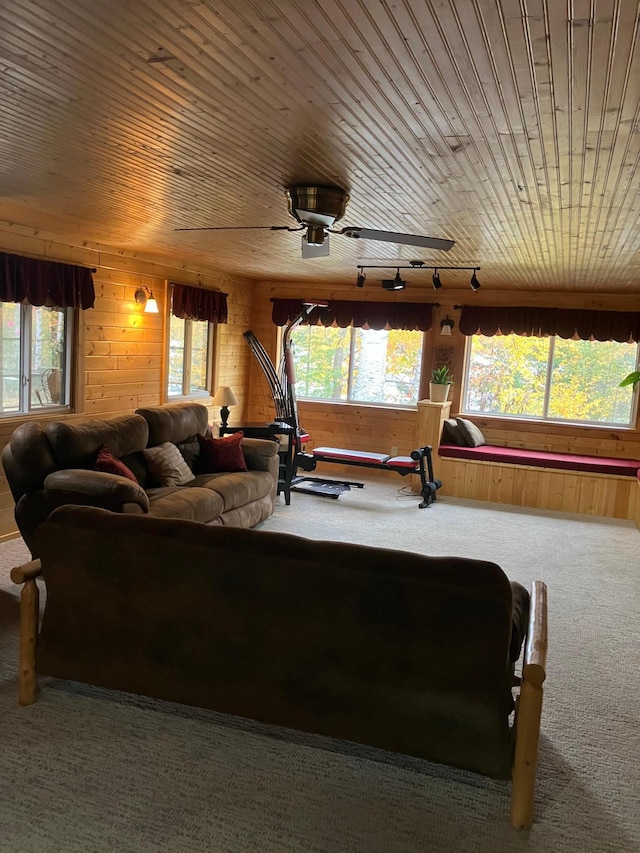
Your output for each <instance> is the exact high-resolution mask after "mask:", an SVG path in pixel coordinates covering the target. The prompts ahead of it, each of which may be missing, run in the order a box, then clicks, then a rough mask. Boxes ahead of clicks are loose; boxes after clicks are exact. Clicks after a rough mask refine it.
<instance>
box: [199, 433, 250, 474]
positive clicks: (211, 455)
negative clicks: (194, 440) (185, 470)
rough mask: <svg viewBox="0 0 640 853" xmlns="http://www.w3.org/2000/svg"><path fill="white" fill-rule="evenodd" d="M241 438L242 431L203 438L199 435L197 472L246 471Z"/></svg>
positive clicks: (242, 436) (242, 435)
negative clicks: (219, 436)
mask: <svg viewBox="0 0 640 853" xmlns="http://www.w3.org/2000/svg"><path fill="white" fill-rule="evenodd" d="M243 438H244V433H243V432H232V433H231V435H225V436H224V438H205V437H204V436H202V435H199V436H198V444H199V445H200V456H199V457H198V471H199V473H200V474H218V473H220V472H222V471H226V472H229V473H231V472H232V471H246V470H247V463H246V462H245V458H244V454H243V452H242V448H241V447H240V442H241V441H242V439H243Z"/></svg>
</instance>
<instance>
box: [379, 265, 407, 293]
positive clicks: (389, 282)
mask: <svg viewBox="0 0 640 853" xmlns="http://www.w3.org/2000/svg"><path fill="white" fill-rule="evenodd" d="M380 283H381V284H382V289H383V290H404V289H405V287H406V286H407V282H406V281H403V280H402V279H401V278H400V270H399V269H398V270H396V277H395V278H386V279H383V280H382V281H381V282H380Z"/></svg>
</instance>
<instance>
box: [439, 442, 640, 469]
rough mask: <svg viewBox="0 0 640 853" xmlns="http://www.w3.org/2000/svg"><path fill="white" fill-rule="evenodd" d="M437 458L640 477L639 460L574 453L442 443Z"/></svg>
mask: <svg viewBox="0 0 640 853" xmlns="http://www.w3.org/2000/svg"><path fill="white" fill-rule="evenodd" d="M438 453H439V454H440V456H445V457H451V458H453V459H473V460H475V461H477V462H503V463H508V464H511V465H535V466H537V467H538V468H557V469H559V470H562V471H587V472H589V473H593V474H622V475H625V476H628V477H635V476H640V460H639V459H616V458H612V457H609V456H580V455H578V454H577V453H551V452H549V451H546V450H525V449H523V448H521V447H495V446H492V445H490V444H485V445H483V446H482V447H457V446H456V445H454V444H441V445H440V449H439V450H438Z"/></svg>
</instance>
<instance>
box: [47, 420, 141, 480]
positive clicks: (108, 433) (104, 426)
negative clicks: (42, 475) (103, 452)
mask: <svg viewBox="0 0 640 853" xmlns="http://www.w3.org/2000/svg"><path fill="white" fill-rule="evenodd" d="M45 433H46V436H47V438H48V439H49V442H50V443H51V448H52V450H53V455H54V458H55V460H56V463H57V466H58V467H59V468H93V463H94V462H95V460H96V453H97V452H98V451H99V450H100V448H101V447H102V446H103V444H106V445H108V446H109V448H110V450H111V452H112V453H113V455H114V456H116V457H117V458H118V459H120V458H121V457H123V456H126V455H127V454H129V453H133V452H134V451H136V450H143V449H144V448H145V447H146V446H147V438H148V437H149V427H148V426H147V422H146V421H145V419H144V418H141V417H140V416H139V415H124V416H123V417H117V418H111V419H110V420H108V421H87V422H86V423H81V424H76V423H68V422H67V421H56V422H54V423H50V424H48V425H47V426H46V427H45Z"/></svg>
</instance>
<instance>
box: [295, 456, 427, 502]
mask: <svg viewBox="0 0 640 853" xmlns="http://www.w3.org/2000/svg"><path fill="white" fill-rule="evenodd" d="M425 459H426V469H425ZM296 461H297V465H298V467H299V468H301V469H302V470H303V471H315V468H316V465H317V464H318V462H334V463H336V464H338V465H353V466H355V467H356V468H378V469H379V470H381V471H395V472H396V474H400V476H401V477H406V476H407V474H417V475H418V476H419V477H420V486H421V489H420V491H421V494H422V501H421V503H420V504H419V507H420V509H422V508H423V507H426V506H429V505H430V504H432V503H433V502H434V501H435V500H436V492H437V490H438V489H439V488H440V487H441V486H442V480H436V479H435V477H434V476H433V461H432V458H431V447H430V446H429V445H426V446H425V447H420V448H418V449H417V450H414V451H412V453H411V456H388V455H386V454H384V453H368V452H365V451H362V450H343V449H341V448H339V447H316V448H315V449H314V451H313V453H298V454H297V457H296ZM305 481H306V482H307V483H311V486H309V487H307V488H304V487H302V488H301V487H300V485H294V486H293V488H294V489H295V490H296V491H309V492H312V493H314V494H320V495H324V496H327V497H332V498H338V497H339V496H340V493H341V492H342V491H348V490H349V488H350V487H351V486H357V487H359V488H363V484H362V483H353V482H348V481H336V480H324V481H323V480H320V479H318V478H312V477H305V478H298V480H297V481H296V482H297V483H301V482H302V483H303V482H305ZM314 484H317V485H315V486H314ZM323 484H324V489H323ZM340 486H342V487H343V488H342V489H340V488H339V487H340Z"/></svg>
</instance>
